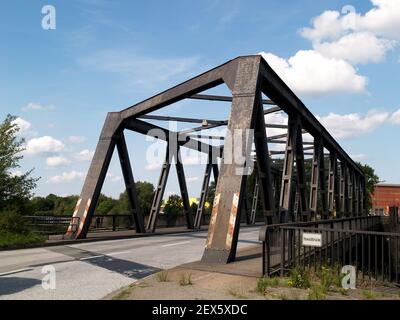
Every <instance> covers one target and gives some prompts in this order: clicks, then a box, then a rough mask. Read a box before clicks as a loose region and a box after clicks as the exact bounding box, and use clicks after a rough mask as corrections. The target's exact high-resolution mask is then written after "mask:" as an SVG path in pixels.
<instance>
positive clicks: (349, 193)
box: [346, 167, 353, 217]
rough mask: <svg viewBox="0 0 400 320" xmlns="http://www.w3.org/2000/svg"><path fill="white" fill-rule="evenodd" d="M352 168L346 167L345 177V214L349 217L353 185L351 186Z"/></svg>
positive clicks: (351, 213) (351, 206)
mask: <svg viewBox="0 0 400 320" xmlns="http://www.w3.org/2000/svg"><path fill="white" fill-rule="evenodd" d="M352 175H353V172H352V169H351V168H350V167H347V179H346V187H347V192H346V198H347V199H346V204H347V212H348V213H347V215H348V216H349V217H351V216H352V215H353V187H352Z"/></svg>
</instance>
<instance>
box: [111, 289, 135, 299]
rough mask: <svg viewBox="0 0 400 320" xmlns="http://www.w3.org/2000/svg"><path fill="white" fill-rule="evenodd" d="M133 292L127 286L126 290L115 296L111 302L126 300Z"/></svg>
mask: <svg viewBox="0 0 400 320" xmlns="http://www.w3.org/2000/svg"><path fill="white" fill-rule="evenodd" d="M133 290H134V287H133V286H129V287H128V288H125V289H123V290H122V291H121V292H119V293H118V294H117V295H115V296H114V297H113V298H112V300H127V299H128V298H129V296H130V295H131V293H132V291H133Z"/></svg>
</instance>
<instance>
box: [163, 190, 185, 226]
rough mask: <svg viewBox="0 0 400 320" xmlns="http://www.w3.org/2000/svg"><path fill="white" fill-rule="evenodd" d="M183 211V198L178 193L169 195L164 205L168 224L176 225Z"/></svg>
mask: <svg viewBox="0 0 400 320" xmlns="http://www.w3.org/2000/svg"><path fill="white" fill-rule="evenodd" d="M182 213H183V204H182V199H181V197H180V196H178V195H171V196H169V198H168V200H167V202H166V203H165V206H164V214H165V215H166V217H167V226H168V227H170V226H174V225H175V223H176V219H177V218H178V216H179V215H181V214H182Z"/></svg>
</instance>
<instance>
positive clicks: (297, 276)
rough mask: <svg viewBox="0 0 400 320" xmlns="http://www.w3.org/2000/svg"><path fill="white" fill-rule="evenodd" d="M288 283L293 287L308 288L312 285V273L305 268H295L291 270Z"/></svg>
mask: <svg viewBox="0 0 400 320" xmlns="http://www.w3.org/2000/svg"><path fill="white" fill-rule="evenodd" d="M288 285H289V286H290V287H293V288H299V289H308V288H310V287H311V280H310V274H309V272H308V271H306V270H305V269H304V268H299V267H297V268H295V269H292V270H291V271H290V279H289V281H288Z"/></svg>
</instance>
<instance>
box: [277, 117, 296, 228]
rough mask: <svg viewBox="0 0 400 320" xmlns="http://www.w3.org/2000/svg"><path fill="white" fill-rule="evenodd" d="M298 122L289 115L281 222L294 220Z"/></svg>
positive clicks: (281, 198) (280, 208)
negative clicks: (294, 171) (294, 178)
mask: <svg viewBox="0 0 400 320" xmlns="http://www.w3.org/2000/svg"><path fill="white" fill-rule="evenodd" d="M296 122H297V121H296V119H295V118H294V117H293V116H292V115H289V121H288V135H287V141H286V150H285V159H284V162H283V174H282V185H281V194H280V200H279V211H280V217H279V222H280V223H286V222H288V221H292V220H293V201H292V200H293V199H292V179H293V165H294V155H295V151H296V142H297V130H298V126H297V123H296Z"/></svg>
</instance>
